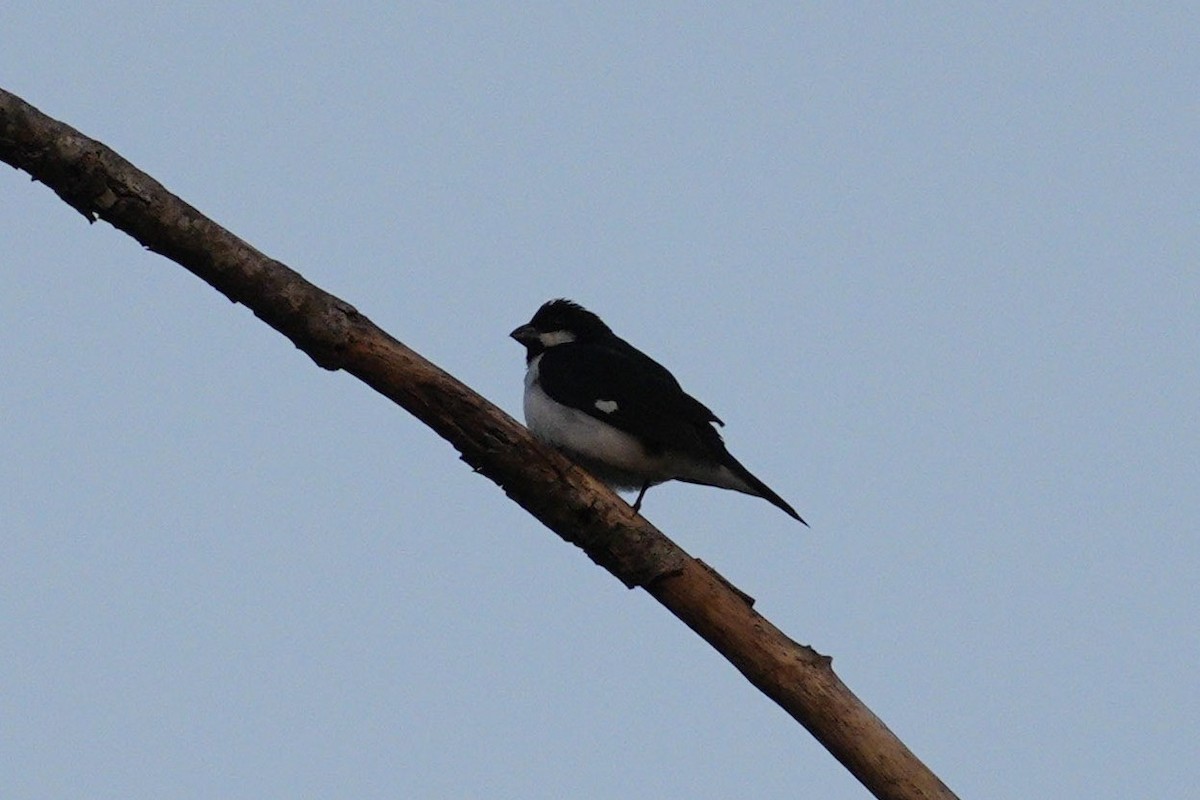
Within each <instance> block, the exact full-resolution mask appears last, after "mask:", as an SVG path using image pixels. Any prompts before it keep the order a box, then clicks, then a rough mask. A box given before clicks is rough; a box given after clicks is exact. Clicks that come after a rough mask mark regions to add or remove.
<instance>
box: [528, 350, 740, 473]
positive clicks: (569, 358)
mask: <svg viewBox="0 0 1200 800" xmlns="http://www.w3.org/2000/svg"><path fill="white" fill-rule="evenodd" d="M538 374H539V379H540V382H541V385H542V389H543V390H544V391H545V392H546V394H548V395H549V396H550V397H551V398H552V399H554V400H555V401H557V402H559V403H562V404H564V405H567V406H570V407H572V408H576V409H579V410H580V411H583V412H584V413H586V414H588V415H589V416H592V417H595V418H596V419H598V420H602V421H604V422H606V423H608V424H609V425H612V426H613V427H615V428H618V429H619V430H622V431H625V432H626V433H630V434H632V435H634V436H636V437H637V438H638V439H639V440H641V441H642V442H643V443H644V444H645V445H646V446H647V447H648V448H650V449H652V450H653V449H658V450H663V451H676V452H682V453H689V454H693V455H697V456H707V457H709V458H714V457H715V458H720V457H721V456H723V455H725V454H726V450H725V446H724V444H723V443H722V441H721V435H720V434H719V433H717V431H716V429H715V428H713V426H712V423H714V422H715V423H717V424H718V425H720V424H723V423H722V422H721V420H720V419H718V418H717V415H716V414H714V413H713V412H712V411H711V410H710V409H709V408H708V407H707V406H705V405H704V404H703V403H701V402H700V401H699V400H697V399H695V398H694V397H692V396H691V395H689V394H688V393H687V392H685V391H684V390H683V388H682V387H681V386H680V385H679V381H677V380H675V376H673V375H672V374H671V373H670V372H669V371H668V370H667V369H666V367H664V366H662V365H661V364H659V363H658V362H657V361H655V360H654V359H652V358H650V357H649V356H647V355H646V354H645V353H642V352H641V351H640V350H638V349H637V348H635V347H633V346H632V345H630V344H629V343H627V342H625V341H623V340H620V339H617V340H616V341H615V342H613V343H611V344H597V343H582V342H575V343H570V344H563V345H559V346H557V347H552V348H550V349H549V350H547V351H546V353H545V355H544V356H543V358H542V361H541V364H540V367H539V372H538Z"/></svg>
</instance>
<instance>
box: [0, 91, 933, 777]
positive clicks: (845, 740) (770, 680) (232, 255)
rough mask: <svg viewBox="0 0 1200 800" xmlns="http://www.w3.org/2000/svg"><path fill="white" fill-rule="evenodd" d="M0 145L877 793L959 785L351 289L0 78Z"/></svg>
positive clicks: (15, 162) (716, 579) (827, 671)
mask: <svg viewBox="0 0 1200 800" xmlns="http://www.w3.org/2000/svg"><path fill="white" fill-rule="evenodd" d="M0 159H2V160H4V161H5V162H7V163H8V164H10V165H11V166H13V167H15V168H16V169H20V170H24V171H25V172H28V173H29V174H30V175H31V176H32V177H33V179H34V180H37V181H41V182H42V183H45V184H46V185H47V186H49V187H50V188H51V189H53V190H54V191H55V192H56V193H57V194H58V195H59V197H61V198H62V199H63V200H64V201H65V202H66V203H68V204H69V205H70V206H71V207H72V208H74V209H76V210H77V211H79V212H80V213H81V214H83V216H84V217H86V218H87V219H88V221H89V222H93V221H95V220H97V219H103V220H104V221H106V222H108V223H110V224H111V225H112V226H113V227H115V228H117V229H118V230H121V231H123V232H125V233H127V234H129V235H130V236H132V237H133V238H135V239H136V240H137V241H139V242H141V243H142V244H143V245H144V246H145V247H147V248H148V249H150V250H153V251H155V252H157V253H161V254H162V255H164V256H166V257H167V258H169V259H171V260H172V261H175V262H176V263H178V264H179V265H180V266H182V267H184V268H185V269H187V270H189V271H191V272H192V273H194V274H195V275H197V276H198V277H200V278H201V279H203V280H204V281H206V282H208V283H209V284H210V285H212V286H213V287H214V288H215V289H217V290H218V291H219V292H221V293H222V294H224V295H225V296H226V297H228V298H229V299H230V300H232V301H233V302H235V303H242V304H243V305H245V306H247V307H248V308H250V309H251V310H252V311H253V312H254V313H255V315H257V316H258V317H259V318H260V319H262V320H263V321H264V322H266V323H267V324H268V325H270V326H271V327H272V328H274V329H275V330H277V331H279V332H280V333H282V334H283V335H284V336H286V337H287V338H289V339H290V340H291V341H292V342H293V343H295V345H296V347H298V348H300V349H301V350H303V351H304V352H305V353H307V354H308V355H309V356H310V357H311V358H312V359H313V361H314V362H316V363H317V364H318V365H319V366H321V367H323V368H325V369H329V370H338V369H341V370H345V371H346V372H349V373H350V374H352V375H354V376H355V377H357V378H359V379H360V380H362V381H363V382H365V383H367V384H368V385H370V386H371V387H372V388H374V389H375V390H376V391H378V392H379V393H380V394H382V395H384V396H386V397H388V398H390V399H391V400H393V401H394V402H396V403H397V404H398V405H400V406H401V407H403V408H404V409H406V410H407V411H409V412H410V413H412V414H413V415H414V416H416V417H417V418H418V419H419V420H421V421H422V422H424V423H425V424H426V425H428V426H429V427H431V428H433V429H434V430H435V431H436V432H437V433H438V434H439V435H440V436H442V437H443V438H445V439H446V440H447V441H448V442H450V443H451V444H452V445H453V446H454V447H455V448H456V449H457V450H458V451H459V453H461V456H462V459H463V460H464V461H466V462H467V463H468V464H470V465H471V466H472V467H473V468H474V469H475V470H476V471H478V472H481V473H482V474H484V475H486V476H487V477H488V478H490V479H491V480H493V481H494V482H495V483H496V484H498V485H499V486H500V488H502V489H503V490H504V491H505V493H506V494H508V496H509V497H511V498H512V499H513V500H514V501H516V502H517V503H518V504H520V505H521V506H522V507H523V508H525V509H526V510H527V511H529V513H531V514H532V515H533V516H535V517H536V518H537V519H539V520H540V521H541V522H543V523H544V524H545V525H546V526H547V527H549V528H550V529H551V530H553V531H554V532H555V533H557V534H558V535H559V536H561V537H562V538H563V539H565V540H566V541H568V542H571V543H572V544H575V545H576V546H578V547H580V548H581V549H582V550H583V551H584V552H585V553H587V555H588V556H589V557H590V558H591V559H592V560H593V561H595V562H596V563H597V564H599V565H601V566H602V567H604V568H605V569H607V570H608V571H609V572H611V573H612V574H613V575H614V576H616V577H617V578H618V579H619V580H621V581H622V582H623V583H624V584H625V585H626V586H628V587H630V588H634V587H642V588H644V589H645V590H646V591H647V592H648V593H649V594H650V595H651V596H653V597H654V598H655V599H656V600H658V601H659V602H660V603H662V604H663V605H664V606H666V607H667V609H669V610H670V611H671V613H672V614H674V615H675V616H677V617H678V618H679V619H680V620H682V621H683V622H684V623H685V624H686V625H687V626H688V627H690V628H691V629H692V630H694V631H695V632H696V633H698V634H699V635H700V636H702V637H703V638H704V639H705V640H706V641H708V642H709V643H710V644H711V645H712V646H713V647H714V648H715V649H716V650H717V651H718V652H719V653H721V655H723V656H724V657H725V658H726V659H728V660H729V661H730V662H731V663H732V664H733V665H734V666H735V667H737V669H738V670H740V671H741V672H742V674H743V675H745V676H746V678H747V679H748V680H749V681H750V682H751V683H753V684H754V685H755V686H757V687H758V688H759V689H760V690H761V691H762V692H763V693H764V694H766V695H767V696H768V697H770V698H771V699H772V700H774V701H775V702H776V703H778V704H779V705H780V706H781V707H782V708H783V709H784V710H785V711H787V713H788V714H790V715H791V716H792V717H794V718H795V719H796V720H797V721H798V722H799V723H800V724H801V725H803V726H804V727H805V728H807V729H808V730H809V731H810V732H811V733H812V734H813V736H815V737H816V738H817V739H818V740H819V741H820V742H821V743H822V744H823V745H824V746H825V747H826V748H827V749H828V750H829V752H830V753H831V754H833V756H834V757H835V758H837V759H838V760H839V761H840V762H841V763H842V764H843V765H845V766H846V768H847V769H849V770H850V772H851V773H852V774H854V776H855V777H856V778H858V779H859V780H860V781H861V782H862V783H863V785H864V786H866V787H867V789H869V790H870V791H871V793H872V794H874V795H875V796H876V797H878V798H888V800H916V799H917V798H922V799H927V798H941V799H942V800H945V799H946V798H953V797H955V795H954V794H953V793H952V792H951V791H950V790H949V789H948V788H947V787H946V786H945V785H944V784H943V783H942V782H941V781H940V780H939V779H938V778H937V776H936V775H934V774H933V773H932V772H931V771H930V770H929V769H928V768H927V767H926V766H925V765H924V764H922V763H921V761H920V760H918V759H917V757H916V756H915V755H913V753H912V752H911V751H910V750H909V749H908V748H907V747H905V745H904V744H903V742H901V741H900V740H899V739H898V738H897V737H896V736H895V735H894V734H893V733H892V732H891V731H890V730H888V728H887V727H886V726H885V725H884V724H883V722H882V721H880V720H879V718H878V717H876V716H875V715H874V714H873V713H872V712H871V710H870V709H868V708H867V707H866V706H865V705H864V704H863V703H862V702H861V701H860V700H859V699H858V698H857V697H856V696H855V695H854V694H853V693H852V692H851V691H850V690H849V689H848V688H847V687H846V685H845V684H843V683H842V681H841V680H840V679H839V678H838V677H837V675H836V674H835V673H834V671H833V669H832V666H831V663H830V659H829V658H828V657H827V656H823V655H821V654H819V653H817V652H816V651H815V650H813V649H812V648H810V647H807V646H804V645H800V644H798V643H796V642H794V641H792V640H791V639H790V638H788V637H787V636H785V635H784V634H783V633H782V632H781V631H780V630H779V629H777V628H776V627H775V626H774V625H772V624H771V623H770V622H769V621H767V620H766V619H765V618H764V617H762V616H761V615H759V614H758V613H757V612H756V611H754V609H753V608H752V607H751V602H749V601H748V600H747V598H746V596H745V595H744V594H742V593H741V592H739V591H737V590H736V589H735V588H734V587H733V586H732V585H730V584H729V583H728V582H727V581H725V580H724V579H723V578H722V577H721V576H720V575H718V574H717V573H716V572H714V571H713V570H712V569H711V568H709V567H707V566H706V565H704V564H703V563H702V562H699V561H697V560H695V559H693V558H692V557H691V556H689V555H688V554H687V553H685V552H684V551H683V550H682V549H681V548H680V547H678V546H677V545H676V544H675V543H674V542H672V541H671V540H670V539H668V538H667V537H666V536H665V535H663V534H662V533H661V532H660V531H659V530H657V529H656V528H655V527H654V526H653V525H651V524H650V523H649V522H647V521H646V520H645V519H644V518H643V517H641V516H634V515H632V513H631V511H630V508H629V506H628V505H626V504H625V503H624V501H622V500H621V499H620V498H619V497H618V496H617V495H615V494H614V493H613V492H612V491H610V490H609V489H608V488H607V487H606V486H605V485H604V484H602V483H600V482H599V481H597V480H596V479H595V478H593V477H592V476H591V475H589V474H588V473H587V472H585V471H584V470H582V469H580V468H579V467H577V466H576V465H574V464H573V463H572V462H570V461H569V460H567V459H565V458H564V457H562V456H561V455H559V454H558V453H557V452H555V451H553V450H551V449H548V448H546V447H544V446H543V445H541V444H540V443H539V442H538V441H536V440H535V439H533V438H532V437H531V436H530V434H529V432H528V431H527V430H526V429H525V428H524V426H522V425H520V424H519V423H517V422H516V421H515V420H513V419H512V418H511V417H510V416H508V415H507V414H505V413H504V412H503V411H502V410H500V409H499V408H497V407H496V406H494V405H492V404H491V403H489V402H488V401H487V400H485V399H484V398H483V397H481V396H480V395H478V394H476V393H475V392H473V391H472V390H471V389H469V388H468V387H466V386H464V385H463V384H462V383H460V382H459V381H457V380H455V379H454V377H452V376H451V375H449V374H447V373H446V372H444V371H442V370H441V369H439V368H438V367H437V366H435V365H434V364H432V363H430V362H429V361H426V360H425V359H424V358H422V357H421V356H420V355H418V354H417V353H415V352H414V351H412V350H410V349H409V348H407V347H405V346H404V345H403V344H401V343H400V342H399V341H397V340H396V339H394V338H392V337H391V336H390V335H388V334H387V333H386V332H385V331H383V330H382V329H380V328H379V327H377V326H376V325H375V324H374V323H372V322H371V321H370V320H369V319H367V318H366V317H365V316H363V315H362V314H360V313H358V311H356V310H355V309H354V307H353V306H351V305H350V304H349V303H347V302H345V301H343V300H340V299H339V298H337V297H334V296H333V295H331V294H329V293H327V292H325V291H322V290H321V289H320V288H318V287H317V286H315V285H313V284H311V283H309V282H308V281H306V280H305V279H304V278H303V277H302V276H301V275H300V274H299V273H297V272H295V271H293V270H292V269H290V268H288V267H287V266H285V265H284V264H282V263H280V262H278V261H275V260H274V259H271V258H269V257H267V256H265V255H263V254H262V253H260V252H258V251H257V250H255V249H254V248H253V247H251V246H250V245H249V244H247V243H246V242H244V241H242V240H241V239H239V238H237V237H236V236H234V235H233V234H232V233H230V232H229V231H227V230H225V229H224V228H222V227H221V226H219V225H217V224H216V223H215V222H213V221H212V220H210V219H208V218H207V217H205V216H204V215H203V214H201V213H200V212H199V211H197V210H196V209H195V208H193V207H191V206H190V205H188V204H187V203H185V202H183V201H182V200H180V199H179V198H178V197H176V196H174V195H173V194H171V193H170V192H168V191H167V190H166V189H165V188H164V187H163V186H162V185H161V184H159V183H158V182H157V181H156V180H154V179H153V178H151V177H150V176H149V175H147V174H145V173H144V172H142V171H140V170H138V169H137V168H136V167H135V166H134V165H133V164H131V163H130V162H128V161H126V160H125V159H124V158H122V157H121V156H120V155H118V154H117V153H116V152H114V151H113V150H111V149H109V148H108V147H106V146H105V145H103V144H101V143H100V142H97V141H95V140H93V139H90V138H88V137H86V136H84V135H83V134H82V133H80V132H79V131H77V130H75V129H74V128H71V127H70V126H68V125H66V124H64V123H62V122H59V121H57V120H54V119H52V118H50V117H48V116H46V115H44V114H42V113H41V112H40V111H38V110H37V109H35V108H34V107H32V106H30V105H29V104H27V103H25V102H24V101H23V100H21V99H20V98H18V97H16V96H15V95H12V94H10V93H8V92H6V91H4V90H3V89H0Z"/></svg>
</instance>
